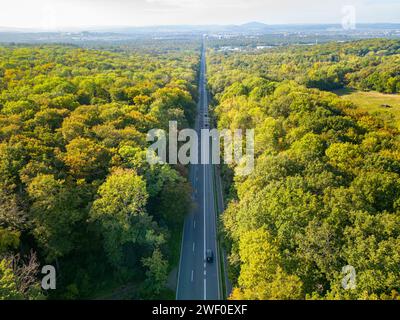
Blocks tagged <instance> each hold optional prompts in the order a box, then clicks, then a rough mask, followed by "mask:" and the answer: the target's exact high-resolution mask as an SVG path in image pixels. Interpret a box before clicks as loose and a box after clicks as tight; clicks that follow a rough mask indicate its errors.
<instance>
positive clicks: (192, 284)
mask: <svg viewBox="0 0 400 320" xmlns="http://www.w3.org/2000/svg"><path fill="white" fill-rule="evenodd" d="M207 100H208V97H207V91H206V63H205V48H203V51H202V57H201V72H200V84H199V103H198V106H197V108H198V116H197V119H196V130H197V132H198V136H199V137H201V134H200V130H201V129H209V121H208V101H207ZM200 152H204V150H201V143H199V154H200ZM213 174H214V168H213V165H212V164H204V165H203V164H197V165H191V167H190V182H191V184H192V187H193V195H192V197H193V201H194V203H195V208H194V209H193V211H192V212H191V213H190V214H189V215H188V216H187V217H186V219H185V224H184V229H183V238H182V250H181V258H180V263H179V271H178V283H177V291H176V298H177V299H178V300H219V299H221V298H222V293H221V288H220V281H219V278H220V274H219V272H220V271H219V255H218V251H217V231H216V216H217V208H216V205H215V192H216V190H215V188H214V179H213ZM207 249H211V250H212V251H213V253H214V262H212V263H207V262H206V250H207Z"/></svg>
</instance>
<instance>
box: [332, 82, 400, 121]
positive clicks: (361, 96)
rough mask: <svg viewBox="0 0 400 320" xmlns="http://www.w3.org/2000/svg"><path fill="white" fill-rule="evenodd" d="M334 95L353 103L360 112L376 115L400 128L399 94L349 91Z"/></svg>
mask: <svg viewBox="0 0 400 320" xmlns="http://www.w3.org/2000/svg"><path fill="white" fill-rule="evenodd" d="M334 93H336V94H337V95H339V96H340V97H342V98H343V99H346V100H350V101H351V102H353V103H354V104H355V105H357V106H358V108H359V109H360V110H361V111H365V112H368V113H371V114H374V115H377V116H379V117H380V118H382V119H383V120H385V121H387V122H388V123H389V124H391V125H394V126H396V127H397V128H400V94H384V93H379V92H362V91H355V90H351V89H342V90H337V91H335V92H334ZM383 105H386V106H390V107H384V106H383Z"/></svg>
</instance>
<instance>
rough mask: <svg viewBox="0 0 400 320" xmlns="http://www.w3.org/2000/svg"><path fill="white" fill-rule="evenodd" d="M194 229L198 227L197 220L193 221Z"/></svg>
mask: <svg viewBox="0 0 400 320" xmlns="http://www.w3.org/2000/svg"><path fill="white" fill-rule="evenodd" d="M193 229H196V220H194V221H193Z"/></svg>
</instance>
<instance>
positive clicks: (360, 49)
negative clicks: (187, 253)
mask: <svg viewBox="0 0 400 320" xmlns="http://www.w3.org/2000/svg"><path fill="white" fill-rule="evenodd" d="M398 50H399V49H398V42H393V41H380V40H376V41H364V42H356V43H349V44H343V45H339V44H329V45H322V46H316V47H312V48H311V47H299V48H292V49H287V53H284V52H285V49H279V50H275V51H271V52H270V53H263V54H259V55H257V54H253V55H248V54H237V53H235V54H232V55H224V54H220V53H215V52H212V53H211V55H210V59H209V61H208V68H209V69H208V72H209V86H210V88H211V91H212V93H213V95H214V98H215V105H216V107H215V114H216V116H217V119H218V126H219V127H220V129H223V128H230V129H232V130H234V129H238V128H242V129H246V128H247V129H249V128H255V154H256V162H255V169H254V172H253V173H252V174H251V175H250V176H248V177H241V176H239V175H237V176H234V175H233V172H234V170H235V168H234V167H231V168H225V175H224V178H225V181H227V180H229V177H232V176H233V178H232V181H231V184H229V181H228V185H227V193H228V200H229V201H228V202H229V203H228V206H227V209H226V211H225V212H224V214H223V216H222V229H223V234H224V237H225V241H226V244H227V246H228V249H229V250H228V251H229V273H230V278H231V280H232V282H233V285H234V290H233V293H232V295H231V299H399V298H400V267H399V266H400V255H399V248H400V153H399V150H400V142H399V141H400V140H399V137H400V136H399V132H398V131H397V130H396V129H392V128H388V127H387V126H386V125H385V124H384V123H382V121H381V120H378V119H376V118H374V117H373V116H370V115H368V114H363V113H359V112H357V111H356V109H355V107H354V106H353V105H352V104H351V103H350V102H346V101H344V100H342V99H340V98H339V97H337V96H336V95H335V94H332V93H327V92H323V91H319V90H317V89H310V88H307V87H306V86H305V85H304V84H305V83H309V82H308V81H312V80H311V79H312V77H310V73H309V71H310V70H309V69H308V66H312V65H313V64H314V63H317V64H320V66H321V67H319V68H316V67H313V69H312V70H314V71H315V72H321V70H323V68H324V66H326V67H328V66H329V67H335V66H338V65H340V62H338V64H336V63H334V62H332V61H333V60H335V59H336V58H333V57H338V61H340V60H341V59H342V58H346V57H347V60H343V59H342V61H345V62H344V64H346V63H347V62H348V63H353V64H354V65H359V68H360V70H359V71H358V72H361V73H362V72H368V73H375V72H376V73H379V70H380V68H382V67H383V66H384V65H386V64H387V63H388V61H392V62H393V61H394V60H395V59H398V57H396V56H395V55H392V54H393V53H398ZM323 52H325V53H324V54H322V53H323ZM301 57H303V58H301ZM306 57H307V58H306ZM322 57H325V58H326V60H327V61H325V62H322V61H321V59H322ZM302 59H304V60H302ZM279 60H280V61H279ZM312 60H314V62H311V61H312ZM353 60H354V62H351V61H353ZM346 61H347V62H346ZM371 61H376V62H378V63H376V64H375V65H374V64H373V63H372V62H371ZM362 62H365V64H364V65H363V64H362ZM289 70H292V71H289ZM388 71H389V70H388ZM391 71H393V70H390V72H391ZM301 74H303V76H300V75H301ZM353 74H354V73H353ZM350 75H352V74H351V73H350ZM286 77H287V78H293V79H295V80H297V81H295V80H289V81H288V80H286V81H283V79H284V78H286ZM345 78H346V77H345ZM355 83H356V84H358V85H360V82H359V81H357V82H355ZM345 266H352V267H353V268H354V270H355V272H356V278H355V288H353V289H349V290H346V289H345V287H346V285H345V286H343V281H344V283H345V284H346V283H347V284H348V283H349V281H350V278H346V275H347V274H346V273H343V272H342V268H343V267H345ZM352 284H354V283H352Z"/></svg>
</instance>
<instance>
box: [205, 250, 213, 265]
mask: <svg viewBox="0 0 400 320" xmlns="http://www.w3.org/2000/svg"><path fill="white" fill-rule="evenodd" d="M206 260H207V262H208V263H212V262H213V261H214V253H213V251H212V250H211V249H207V251H206Z"/></svg>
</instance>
